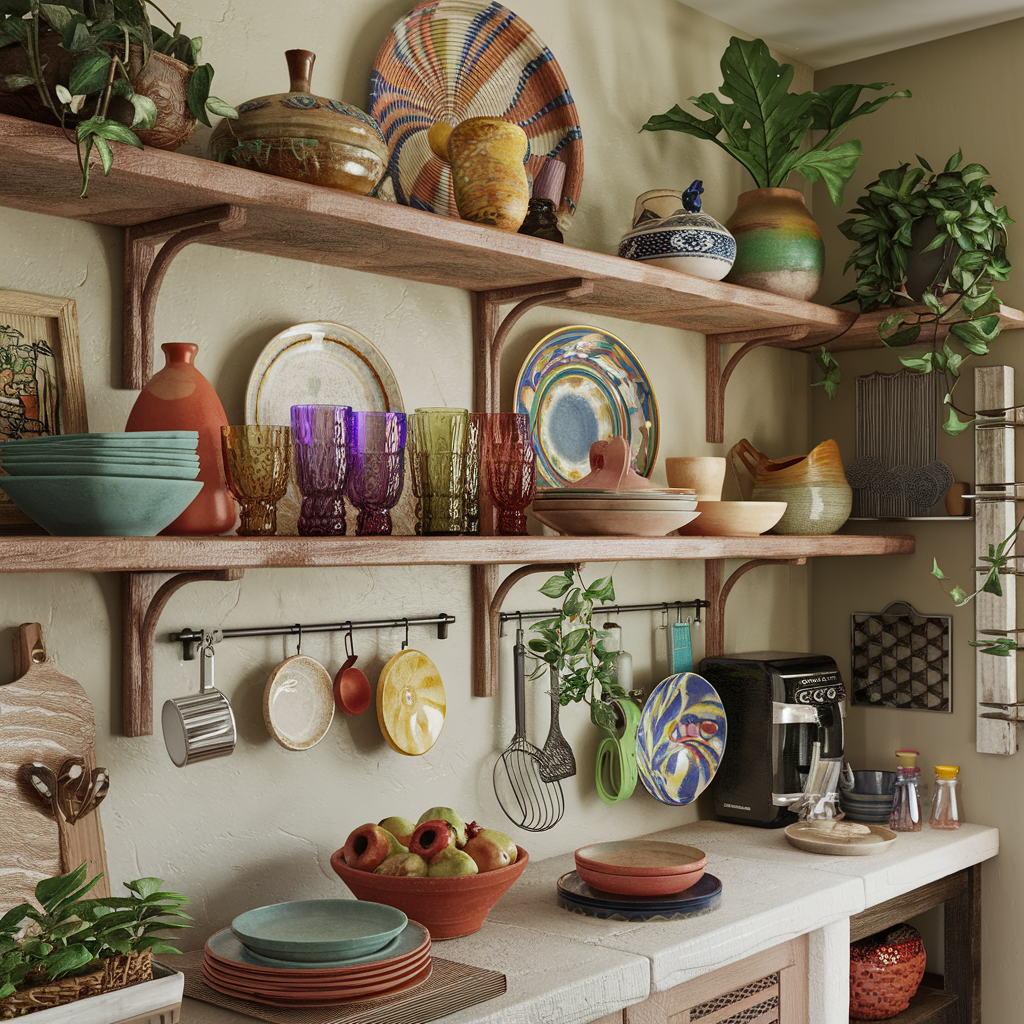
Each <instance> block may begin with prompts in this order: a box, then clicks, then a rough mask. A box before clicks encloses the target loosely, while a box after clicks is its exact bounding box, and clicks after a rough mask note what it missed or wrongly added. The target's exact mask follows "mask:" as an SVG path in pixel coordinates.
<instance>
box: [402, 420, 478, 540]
mask: <svg viewBox="0 0 1024 1024" xmlns="http://www.w3.org/2000/svg"><path fill="white" fill-rule="evenodd" d="M468 423H469V412H468V411H467V410H466V409H447V408H445V409H417V410H416V411H415V412H414V413H413V414H412V415H411V416H410V417H409V436H410V442H409V464H410V469H411V470H412V479H413V490H414V492H415V494H416V498H417V509H418V525H417V533H422V534H423V535H424V536H427V537H429V536H440V535H444V534H460V533H462V530H463V523H464V508H465V483H466V433H467V427H468Z"/></svg>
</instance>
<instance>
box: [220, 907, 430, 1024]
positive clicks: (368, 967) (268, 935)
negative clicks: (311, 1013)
mask: <svg viewBox="0 0 1024 1024" xmlns="http://www.w3.org/2000/svg"><path fill="white" fill-rule="evenodd" d="M327 905H334V906H327ZM338 905H344V906H338ZM350 908H351V909H350ZM362 908H369V909H370V913H369V914H367V913H366V911H365V910H363V909H362ZM375 908H376V909H375ZM268 944H269V945H270V946H272V947H274V948H273V949H270V950H268ZM254 945H256V946H259V948H260V950H262V952H257V950H256V949H255V948H253V946H254ZM368 945H369V946H376V948H373V949H372V950H370V951H367V946H368ZM331 946H333V947H334V948H333V950H332V949H331V948H329V947H331ZM360 950H361V952H358V951H360ZM268 953H269V954H270V955H268ZM430 972H431V957H430V933H429V932H428V931H427V929H426V928H424V927H423V926H422V925H420V924H417V923H416V922H415V921H406V920H405V915H404V914H402V913H401V911H396V910H394V908H392V907H385V906H383V905H382V904H377V903H366V902H363V901H360V900H303V901H299V902H295V903H282V904H277V905H275V906H273V907H261V908H259V909H258V910H255V911H250V912H249V913H248V914H243V915H241V916H240V917H238V918H236V919H235V921H234V922H233V923H232V926H231V928H224V929H222V930H221V931H219V932H217V933H216V934H214V935H212V936H210V939H209V940H208V941H207V943H206V948H205V950H204V953H203V973H202V976H203V981H204V982H205V983H206V984H207V985H209V986H210V988H213V989H216V991H218V992H222V993H224V994H225V995H229V996H235V997H236V998H239V999H248V1000H251V1001H253V1002H257V1003H263V1004H265V1005H267V1006H296V1007H310V1006H336V1005H338V1004H343V1003H350V1002H358V1001H361V1000H365V999H371V998H374V997H376V996H386V995H392V994H394V993H398V992H405V991H408V990H410V989H413V988H416V987H417V986H418V985H422V984H423V983H424V982H425V981H426V980H427V979H428V978H429V977H430Z"/></svg>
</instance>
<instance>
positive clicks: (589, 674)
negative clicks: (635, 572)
mask: <svg viewBox="0 0 1024 1024" xmlns="http://www.w3.org/2000/svg"><path fill="white" fill-rule="evenodd" d="M540 593H542V594H543V595H544V596H545V597H552V598H559V597H561V598H563V599H564V600H563V601H562V607H561V609H560V610H559V614H558V615H557V616H555V617H554V618H550V619H544V620H542V621H541V622H537V623H535V624H534V625H533V626H531V627H530V628H531V631H532V632H536V633H538V634H540V635H539V637H538V638H535V639H531V640H530V642H529V645H528V646H529V649H530V651H531V652H532V653H533V655H534V656H535V657H536V658H538V659H539V661H540V664H539V665H538V666H537V668H536V669H535V670H534V671H533V672H532V673H531V674H530V678H531V679H537V678H539V677H543V676H545V675H547V674H548V673H549V672H550V670H551V669H552V668H553V669H554V670H555V671H557V672H558V687H559V701H560V703H561V704H563V705H566V704H571V703H578V702H580V701H583V702H585V703H587V704H589V705H590V719H591V721H592V722H593V723H594V724H595V725H598V726H605V727H607V728H613V727H614V725H615V711H614V709H613V708H612V706H611V703H610V700H611V699H612V698H613V697H615V698H625V697H626V696H627V694H626V691H625V690H623V689H622V687H621V686H619V685H618V683H617V682H616V681H615V668H614V654H613V653H612V652H610V651H608V650H606V649H605V646H604V642H605V640H607V639H608V638H609V637H610V636H611V634H610V633H609V632H607V631H606V630H603V629H595V628H594V622H593V616H594V605H595V604H607V603H608V602H609V601H614V600H615V587H614V585H613V583H612V578H611V576H602V577H601V578H600V579H597V580H594V582H593V583H591V584H590V586H587V585H586V584H585V583H584V582H583V577H582V575H581V574H580V573H579V572H578V571H574V570H572V569H566V570H565V572H563V573H562V574H561V575H559V576H552V577H550V578H549V579H548V580H547V581H546V582H545V583H544V585H543V586H542V587H541V588H540Z"/></svg>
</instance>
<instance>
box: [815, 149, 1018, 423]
mask: <svg viewBox="0 0 1024 1024" xmlns="http://www.w3.org/2000/svg"><path fill="white" fill-rule="evenodd" d="M917 160H918V164H919V166H917V167H912V166H911V165H910V164H909V163H904V164H901V165H900V166H899V167H891V168H889V169H888V170H884V171H882V172H881V174H879V176H878V179H877V180H876V181H873V182H871V184H870V185H868V187H867V189H866V191H865V193H864V195H862V196H861V197H860V198H859V199H858V200H857V205H856V207H855V208H854V209H853V210H851V211H850V212H851V213H852V214H853V216H852V217H851V218H850V219H849V220H847V221H844V222H843V223H842V224H840V225H839V230H840V231H841V232H842V233H843V234H844V235H845V236H846V237H847V238H849V239H850V240H851V241H852V242H856V244H857V248H856V249H855V250H854V252H853V254H852V255H851V256H850V258H849V259H848V260H847V261H846V267H845V268H844V269H845V270H849V269H850V268H851V267H852V268H854V269H855V270H856V272H857V281H856V284H855V285H854V287H853V289H852V290H851V291H849V292H847V294H846V295H844V296H843V297H842V298H841V299H839V300H838V303H844V302H853V301H856V302H857V303H859V305H860V308H861V310H862V311H866V310H872V309H878V308H881V307H886V306H894V307H896V306H898V305H899V304H901V303H903V304H906V303H910V302H913V303H922V302H923V303H924V305H925V306H926V309H925V311H924V312H915V311H905V312H899V311H898V309H897V310H895V311H894V312H893V313H892V314H891V315H890V316H887V317H886V318H885V319H884V320H882V322H881V323H880V324H879V328H878V334H879V337H880V338H881V340H882V341H883V343H884V344H885V345H887V346H888V347H889V348H895V349H905V348H906V347H907V346H908V345H914V344H917V343H919V342H922V341H923V342H926V343H927V344H928V346H929V347H928V349H927V350H925V351H924V352H919V351H917V352H915V353H914V354H913V355H901V356H900V362H902V363H903V365H904V366H907V367H909V368H910V369H912V370H918V371H920V372H921V373H930V372H931V371H933V370H935V371H938V372H939V373H942V374H945V376H946V378H947V389H946V391H947V393H946V404H947V405H948V407H949V415H948V418H947V420H946V422H945V423H944V424H943V430H945V431H946V432H947V433H949V434H954V435H955V434H960V433H962V432H963V431H964V430H966V429H967V426H968V423H970V422H971V420H970V419H968V420H967V421H964V420H961V419H960V416H959V415H958V413H964V410H963V409H959V408H958V407H957V406H956V404H955V403H954V401H953V392H954V389H955V388H956V385H957V382H958V381H959V379H960V375H961V371H962V366H963V363H964V361H965V360H967V359H969V358H970V357H971V356H983V355H986V354H987V353H988V351H989V345H991V343H992V342H993V341H995V339H996V338H997V337H998V336H999V330H1000V328H999V299H998V298H997V297H996V294H995V286H996V284H997V283H1001V282H1003V281H1005V280H1007V278H1008V276H1009V273H1010V269H1011V268H1010V263H1009V261H1008V260H1007V258H1006V229H1007V228H1008V227H1009V225H1010V224H1012V223H1013V221H1012V220H1011V219H1010V217H1009V215H1008V214H1007V212H1006V207H1005V206H996V190H995V188H994V187H993V186H992V185H990V184H988V177H989V172H988V171H987V170H986V169H985V168H984V167H982V165H981V164H977V163H972V164H966V165H964V164H963V154H962V153H960V152H956V153H954V154H953V156H951V157H950V158H949V160H947V161H946V165H945V166H944V167H943V169H942V170H941V171H939V172H937V173H936V172H934V171H932V169H931V167H930V166H929V165H928V163H927V162H926V161H925V160H924V159H923V158H921V157H920V156H919V157H918V158H917ZM929 257H933V258H932V259H931V262H929ZM947 332H948V334H947ZM819 365H822V366H823V369H825V371H826V382H827V381H831V386H827V387H826V390H828V391H829V393H830V394H834V393H835V385H837V384H838V383H839V380H840V375H839V370H838V365H837V364H836V361H835V359H834V358H833V357H831V356H829V355H828V354H827V353H824V354H823V355H822V356H821V357H820V358H819ZM826 382H822V383H826ZM965 415H967V416H968V417H970V416H971V414H970V413H965Z"/></svg>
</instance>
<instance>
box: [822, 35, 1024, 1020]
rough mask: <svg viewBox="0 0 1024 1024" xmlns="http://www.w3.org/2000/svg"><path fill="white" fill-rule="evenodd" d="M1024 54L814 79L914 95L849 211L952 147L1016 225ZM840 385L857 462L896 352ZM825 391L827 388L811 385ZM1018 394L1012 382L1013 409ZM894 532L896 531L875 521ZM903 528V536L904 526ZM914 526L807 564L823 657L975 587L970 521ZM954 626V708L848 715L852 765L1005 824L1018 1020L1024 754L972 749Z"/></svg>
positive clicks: (963, 440) (986, 46)
mask: <svg viewBox="0 0 1024 1024" xmlns="http://www.w3.org/2000/svg"><path fill="white" fill-rule="evenodd" d="M1022 45H1024V21H1013V22H1009V23H1006V24H1003V25H998V26H994V27H992V28H986V29H982V30H979V31H977V32H971V33H967V34H965V35H961V36H956V37H955V38H952V39H945V40H940V41H938V42H932V43H927V44H924V45H921V46H916V47H912V48H908V49H905V50H899V51H896V52H895V53H888V54H884V55H882V56H880V57H876V58H873V59H870V60H863V61H858V62H856V63H852V64H846V65H843V66H841V67H836V68H831V69H829V70H828V71H819V72H818V73H817V75H816V78H815V81H816V84H817V87H818V88H821V87H823V86H826V85H831V84H834V83H838V82H875V81H894V82H895V83H896V84H897V85H898V86H899V87H901V88H909V89H911V90H912V91H913V93H914V97H913V99H911V100H906V101H900V102H895V101H894V102H893V103H891V104H890V105H889V106H888V107H886V108H884V109H883V110H882V111H880V112H879V113H878V114H876V115H874V116H872V117H870V118H867V119H865V120H863V121H861V122H859V123H858V125H857V128H856V130H855V131H852V132H851V135H852V136H854V137H856V138H860V139H861V141H862V142H863V144H864V153H865V155H864V157H863V158H862V160H861V163H860V167H859V168H858V172H857V175H856V176H855V178H854V180H853V182H852V184H851V186H850V187H849V188H848V189H847V194H846V199H847V202H846V203H845V206H844V209H848V208H850V207H852V206H853V203H854V201H855V200H856V197H857V196H858V195H859V194H860V193H861V191H862V190H863V187H864V185H866V184H867V183H868V182H869V181H871V180H873V179H874V178H875V177H876V176H877V174H878V171H880V170H881V169H883V168H886V167H894V166H897V165H898V164H899V163H901V162H903V161H913V160H914V154H915V153H920V154H921V155H922V156H923V157H924V158H925V159H926V160H928V161H929V163H931V164H932V166H933V167H936V168H938V167H941V165H942V164H943V163H944V162H945V160H946V158H947V157H948V156H949V155H950V154H951V153H952V152H955V151H956V149H957V148H958V147H960V148H962V149H963V153H964V158H965V161H977V162H979V163H981V164H984V165H985V166H986V167H987V168H988V169H989V170H990V171H991V172H992V181H993V183H994V184H995V185H996V187H997V188H998V189H999V191H1000V201H1001V202H1002V203H1005V204H1006V205H1007V206H1008V207H1009V210H1010V214H1011V216H1014V215H1015V216H1017V217H1018V219H1019V218H1020V216H1021V211H1022V210H1024V183H1022V181H1021V178H1020V173H1019V172H1020V166H1021V158H1022V155H1024V153H1022V145H1024V143H1022V139H1021V135H1020V132H1018V131H1017V130H1016V125H1017V123H1018V120H1019V114H1018V101H1017V97H1018V95H1019V94H1020V90H1021V87H1022V85H1024V70H1022V69H1021V65H1020V60H1019V55H1020V52H1021V47H1022ZM816 198H817V200H818V202H817V203H816V205H815V215H816V219H817V220H818V223H819V224H820V225H821V228H822V231H823V233H824V236H825V243H826V247H827V251H828V253H829V257H830V265H829V268H828V270H827V272H826V281H825V286H824V288H823V289H822V296H823V301H829V300H832V299H835V298H837V297H838V296H840V295H841V294H843V293H844V292H845V291H846V290H847V289H848V288H849V287H850V284H849V282H850V281H852V277H851V276H849V275H848V276H847V278H845V279H841V278H840V271H841V269H842V264H843V261H844V260H845V259H846V255H847V254H848V253H849V251H850V249H851V245H850V243H849V242H847V241H846V239H844V238H843V237H842V236H841V235H840V234H839V232H838V231H837V230H836V228H835V225H836V224H837V223H839V221H840V220H841V219H842V218H843V213H842V211H837V210H835V209H834V207H832V206H831V204H829V203H828V201H827V197H826V196H825V195H824V194H819V195H817V196H816ZM1019 238H1020V232H1019V228H1018V229H1017V231H1016V233H1015V234H1014V235H1013V236H1012V238H1011V242H1010V247H1009V255H1010V260H1011V262H1014V263H1019V261H1020V259H1021V246H1020V243H1019ZM1021 281H1022V279H1021V277H1020V271H1019V269H1018V270H1017V273H1016V275H1014V276H1013V278H1012V279H1011V281H1010V282H1009V283H1008V284H1006V285H1005V286H1002V287H1001V288H1000V289H999V294H1000V296H1001V298H1002V299H1003V301H1004V302H1005V303H1007V304H1008V305H1011V306H1016V307H1018V308H1019V307H1020V306H1021V305H1022V304H1024V288H1022V285H1021ZM986 361H987V362H991V363H1008V364H1010V365H1012V366H1015V367H1017V370H1018V382H1020V379H1021V378H1020V371H1021V367H1022V366H1024V362H1022V360H1021V355H1020V333H1019V332H1013V333H1007V334H1004V335H1003V336H1002V338H1001V339H1000V340H999V342H998V344H997V346H996V351H995V355H994V356H992V357H989V358H988V359H987V360H986ZM841 363H842V366H843V372H844V375H845V377H846V382H845V383H844V384H843V386H842V389H841V392H840V397H839V398H838V399H837V400H836V401H835V402H833V403H829V402H828V400H827V399H825V398H824V397H823V396H821V395H819V394H815V396H814V399H813V401H812V409H813V433H814V436H815V437H816V438H821V437H835V438H836V439H837V440H838V441H839V444H840V447H841V449H842V451H843V455H844V458H846V459H850V458H852V457H853V455H854V453H855V441H854V416H855V404H854V388H853V380H854V377H856V376H857V374H862V373H871V372H873V371H874V370H876V369H885V370H887V371H892V370H894V369H898V368H899V367H898V364H897V361H896V358H895V357H894V356H893V355H891V354H889V353H885V352H883V353H876V352H866V353H856V354H853V355H850V356H844V357H841ZM972 387H973V382H972V374H970V372H968V373H967V374H966V376H965V380H964V381H963V383H962V384H961V386H960V390H959V391H958V396H959V397H960V399H961V401H962V402H966V403H967V407H968V408H971V407H972V405H971V397H972ZM817 390H820V389H816V391H817ZM1020 393H1021V385H1020V383H1018V400H1019V395H1020ZM939 457H940V458H942V459H944V460H946V461H947V462H948V463H949V465H950V466H951V467H952V469H953V472H954V475H955V476H956V479H957V480H968V481H970V480H973V479H974V474H973V433H972V432H971V431H968V432H967V433H965V434H964V435H962V437H960V438H959V439H956V440H952V439H950V438H948V437H946V435H940V442H939ZM880 525H881V526H882V527H884V528H885V529H886V530H887V531H889V532H891V529H892V527H893V525H894V524H880ZM901 528H902V527H901ZM906 529H907V530H908V531H909V532H912V533H914V534H915V535H916V537H917V554H915V555H913V556H911V557H908V558H901V559H899V560H898V561H896V560H893V561H892V562H886V563H884V564H881V565H880V564H879V563H877V562H870V561H864V562H863V563H861V564H857V563H856V562H855V561H854V560H851V561H850V562H846V561H842V562H841V561H839V560H835V559H833V560H826V561H821V562H819V563H817V564H816V565H815V566H814V569H813V577H812V578H813V592H814V602H813V605H812V608H813V610H812V617H811V621H812V637H813V640H814V645H815V648H816V649H820V650H823V651H828V652H829V653H830V654H833V655H834V656H835V657H836V658H837V660H838V661H839V663H840V665H841V666H842V667H843V669H844V671H846V670H847V669H848V666H849V644H850V641H849V635H850V618H849V617H850V613H851V612H853V611H875V610H879V609H881V608H882V607H884V606H885V605H886V604H887V603H888V602H890V601H893V600H907V601H910V602H911V603H913V604H914V606H915V607H916V608H917V609H918V610H919V611H923V612H938V613H942V614H948V613H950V612H953V608H952V602H950V601H949V599H948V598H947V597H946V596H945V595H944V594H943V593H942V592H941V590H940V589H939V586H938V584H937V583H936V582H935V580H934V579H933V578H932V577H931V576H930V575H929V570H930V569H931V565H932V558H933V557H937V558H938V560H939V563H940V565H941V566H942V568H943V570H944V571H945V572H946V574H947V575H948V576H950V577H953V578H955V580H956V581H957V582H959V583H961V584H962V585H964V586H965V587H967V586H969V584H970V582H971V574H970V573H969V571H968V567H969V566H970V565H971V564H972V558H971V552H972V538H973V530H972V527H971V525H970V524H969V523H955V522H954V523H917V524H914V523H910V524H906ZM953 614H954V621H953V713H952V714H949V715H944V714H931V713H927V712H907V711H894V710H878V709H853V710H852V711H851V715H850V719H849V723H850V740H849V749H850V753H851V761H852V762H853V764H854V766H855V767H862V768H890V767H891V766H892V752H893V750H895V749H896V748H898V747H901V746H909V747H917V748H919V749H920V751H921V763H922V764H923V765H924V766H925V767H924V771H923V773H922V774H923V775H927V776H929V777H930V776H931V774H932V771H931V768H932V766H933V765H934V764H936V763H938V764H943V763H945V764H958V765H960V766H961V775H962V778H963V794H964V801H965V805H966V813H967V816H968V817H969V818H970V820H971V821H977V822H981V823H982V824H986V825H997V826H998V827H999V828H1000V830H1001V851H1002V852H1001V853H1000V855H999V857H998V858H997V859H996V860H995V861H993V862H990V863H989V864H987V865H986V866H985V869H984V911H983V928H984V945H983V960H984V971H983V985H984V997H983V1006H984V1016H985V1020H990V1021H1012V1020H1018V1019H1020V1015H1021V1004H1022V999H1024V981H1022V977H1021V973H1020V970H1019V968H1018V962H1017V961H1018V956H1017V953H1018V950H1019V945H1020V937H1021V933H1020V924H1019V920H1018V906H1019V903H1020V900H1021V896H1022V889H1021V880H1020V879H1021V869H1022V866H1024V863H1022V859H1021V852H1020V849H1021V841H1022V839H1024V826H1022V824H1021V822H1020V818H1019V816H1018V815H1016V814H1015V813H1014V811H1013V806H1014V804H1013V800H1014V794H1015V793H1016V791H1017V790H1018V789H1019V787H1020V782H1021V778H1022V773H1024V762H1022V760H1021V758H1022V757H1024V755H1021V754H1018V755H1016V756H1012V757H1001V756H996V755H989V754H978V753H976V752H975V749H974V733H975V726H974V713H975V712H974V660H975V654H974V650H973V649H972V648H970V647H968V645H967V643H968V640H970V639H971V638H972V635H973V611H972V610H971V609H970V608H965V609H962V610H958V611H955V612H954V613H953Z"/></svg>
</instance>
